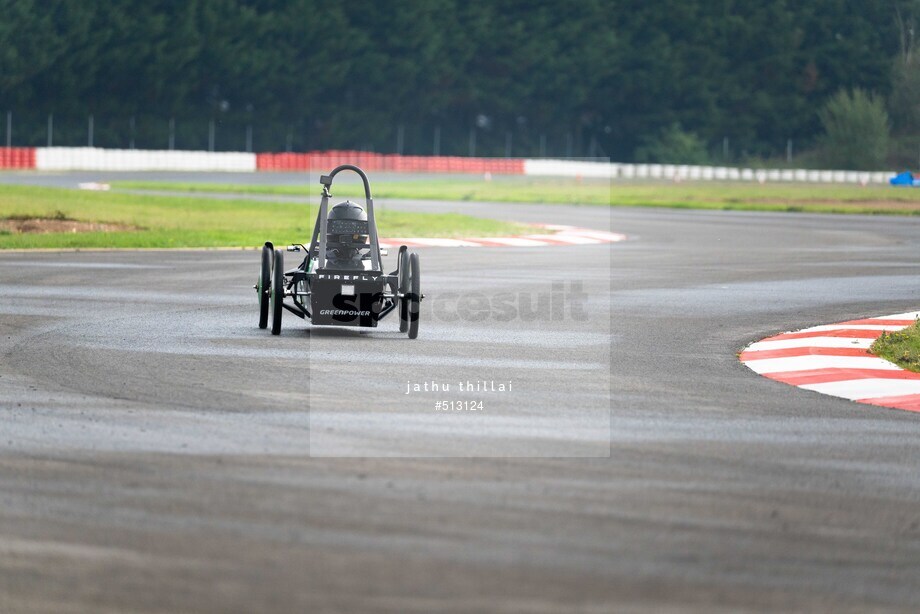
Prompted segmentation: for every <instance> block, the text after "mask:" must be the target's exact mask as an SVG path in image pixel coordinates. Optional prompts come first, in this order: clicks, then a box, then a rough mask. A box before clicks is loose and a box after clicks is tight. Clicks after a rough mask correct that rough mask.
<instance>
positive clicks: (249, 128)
mask: <svg viewBox="0 0 920 614" xmlns="http://www.w3.org/2000/svg"><path fill="white" fill-rule="evenodd" d="M246 153H252V124H248V125H247V126H246Z"/></svg>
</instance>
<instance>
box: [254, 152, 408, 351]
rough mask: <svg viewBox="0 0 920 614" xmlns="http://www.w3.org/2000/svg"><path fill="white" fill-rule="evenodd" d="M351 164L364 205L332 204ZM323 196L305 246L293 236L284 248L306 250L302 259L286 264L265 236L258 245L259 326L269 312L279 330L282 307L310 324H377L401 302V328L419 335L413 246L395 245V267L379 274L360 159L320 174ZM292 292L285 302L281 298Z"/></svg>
mask: <svg viewBox="0 0 920 614" xmlns="http://www.w3.org/2000/svg"><path fill="white" fill-rule="evenodd" d="M345 170H349V171H354V172H355V173H357V174H358V175H359V176H360V177H361V180H362V182H363V183H364V197H365V198H364V200H365V207H364V208H362V207H361V206H359V205H357V204H355V203H352V202H350V201H347V200H346V201H345V202H342V203H339V204H337V205H335V206H334V207H332V208H330V207H329V198H330V197H331V196H332V193H331V189H332V181H333V179H335V176H336V175H338V174H339V173H340V172H341V171H345ZM319 181H320V183H321V184H322V186H323V192H322V200H321V201H320V205H319V212H318V213H317V215H316V224H315V225H314V227H313V238H312V239H311V240H310V246H309V247H307V246H305V245H303V244H295V245H291V246H288V248H287V251H289V252H299V251H301V250H304V251H306V257H305V258H304V259H303V262H301V263H300V265H299V266H298V267H297V268H295V269H291V270H289V271H285V270H284V253H283V252H282V251H281V250H280V249H275V247H274V245H273V244H272V243H271V242H270V241H266V242H265V245H264V246H263V247H262V267H261V269H260V272H259V280H258V282H257V283H256V285H255V289H256V293H257V294H258V297H259V328H267V327H268V323H269V314H271V331H272V334H273V335H278V334H280V333H281V315H282V313H283V310H284V309H287V310H288V311H290V312H291V313H293V314H294V315H296V316H298V317H300V318H303V319H304V320H310V322H311V323H312V324H313V325H315V326H357V327H369V328H375V327H376V326H377V323H378V322H379V321H380V320H382V319H383V318H384V317H386V316H387V315H389V313H390V312H391V311H395V310H397V309H398V310H399V332H401V333H408V334H409V338H410V339H415V338H416V337H418V326H419V305H420V303H421V300H422V299H423V298H424V295H422V293H421V291H420V287H419V258H418V254H416V253H412V254H410V253H409V252H408V248H407V247H406V246H405V245H402V246H400V248H399V252H398V256H397V259H396V270H395V271H393V272H392V273H389V274H384V272H383V266H382V264H381V257H382V256H385V255H388V254H387V251H386V250H382V249H380V242H379V240H378V237H377V222H376V219H375V218H374V201H373V199H372V198H371V188H370V184H369V183H368V180H367V175H365V174H364V171H362V170H361V169H360V168H358V167H357V166H353V165H351V164H344V165H342V166H338V167H336V168H335V169H333V171H332V172H331V173H329V174H328V175H323V176H322V177H320V180H319ZM285 298H289V299H290V303H286V302H285Z"/></svg>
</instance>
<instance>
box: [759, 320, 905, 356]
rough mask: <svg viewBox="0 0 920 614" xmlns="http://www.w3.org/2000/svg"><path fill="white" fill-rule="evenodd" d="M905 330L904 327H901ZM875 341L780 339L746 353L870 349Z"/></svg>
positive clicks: (810, 338)
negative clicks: (819, 349)
mask: <svg viewBox="0 0 920 614" xmlns="http://www.w3.org/2000/svg"><path fill="white" fill-rule="evenodd" d="M901 328H903V326H902V327H901ZM874 341H875V339H853V338H851V337H805V338H803V339H778V340H776V341H758V342H757V343H752V344H751V345H749V346H747V347H746V348H744V351H745V352H760V351H763V350H788V349H792V348H807V347H816V348H861V349H868V348H869V347H870V346H871V345H872V343H873V342H874Z"/></svg>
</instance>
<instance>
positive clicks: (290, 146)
mask: <svg viewBox="0 0 920 614" xmlns="http://www.w3.org/2000/svg"><path fill="white" fill-rule="evenodd" d="M284 151H286V152H287V153H291V152H292V151H294V125H293V124H289V125H288V129H287V134H286V135H285V136H284Z"/></svg>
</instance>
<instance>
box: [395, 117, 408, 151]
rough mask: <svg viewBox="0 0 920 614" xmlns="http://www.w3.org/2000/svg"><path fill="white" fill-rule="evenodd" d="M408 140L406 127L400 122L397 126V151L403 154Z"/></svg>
mask: <svg viewBox="0 0 920 614" xmlns="http://www.w3.org/2000/svg"><path fill="white" fill-rule="evenodd" d="M405 140H406V127H405V126H404V125H402V124H399V125H398V126H397V127H396V153H397V154H399V155H402V152H403V145H404V144H405Z"/></svg>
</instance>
